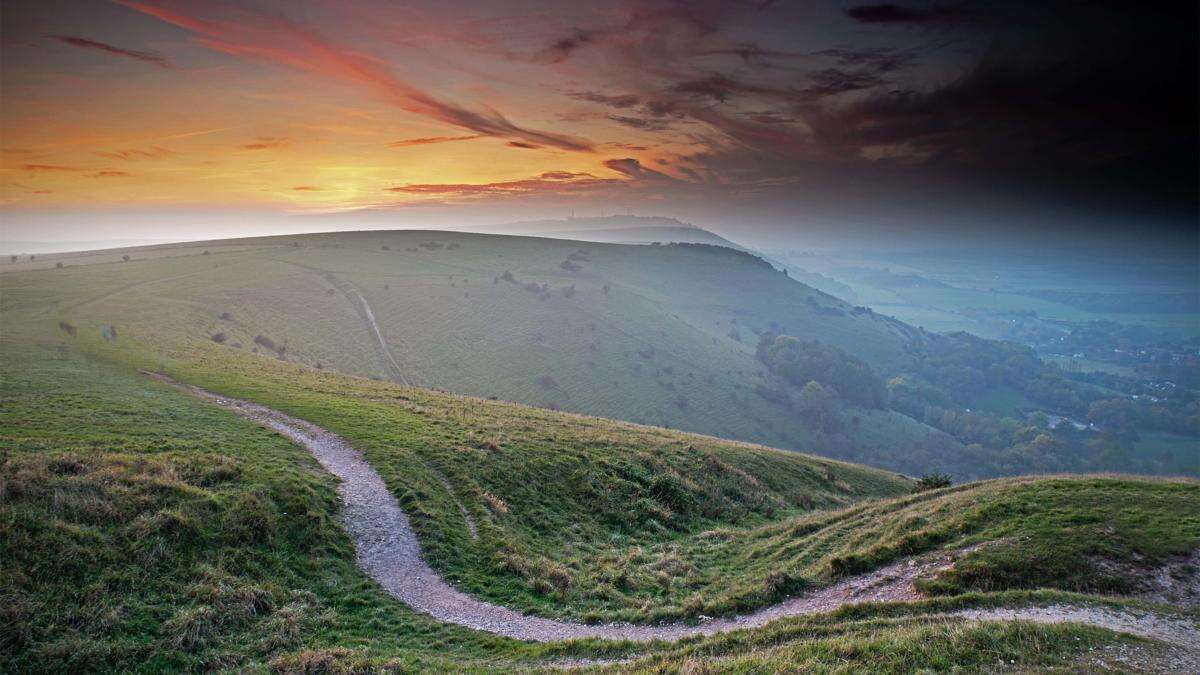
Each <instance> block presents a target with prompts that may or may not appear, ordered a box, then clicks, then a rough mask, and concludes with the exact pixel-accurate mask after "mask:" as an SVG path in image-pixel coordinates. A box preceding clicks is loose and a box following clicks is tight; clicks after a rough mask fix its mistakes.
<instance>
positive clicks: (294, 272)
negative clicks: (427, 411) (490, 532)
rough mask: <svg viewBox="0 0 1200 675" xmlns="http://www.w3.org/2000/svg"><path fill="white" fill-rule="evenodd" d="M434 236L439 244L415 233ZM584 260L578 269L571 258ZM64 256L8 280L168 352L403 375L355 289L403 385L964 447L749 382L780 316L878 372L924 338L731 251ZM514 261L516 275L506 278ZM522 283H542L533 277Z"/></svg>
mask: <svg viewBox="0 0 1200 675" xmlns="http://www.w3.org/2000/svg"><path fill="white" fill-rule="evenodd" d="M435 243H436V244H437V245H440V246H441V248H426V247H424V246H423V245H428V244H435ZM293 244H297V245H295V246H294V245H293ZM385 246H386V247H387V250H384V247H385ZM450 246H455V247H456V248H453V249H451V248H449V247H450ZM205 250H208V251H209V252H210V253H209V255H204V254H203V251H205ZM573 255H574V256H575V260H574V261H573V262H574V264H577V265H579V266H580V269H578V270H575V271H570V270H564V269H562V267H561V264H562V263H563V262H564V261H567V260H568V258H569V257H570V256H573ZM63 261H64V262H65V263H66V264H67V265H68V266H67V267H66V268H64V269H54V268H53V267H50V268H48V269H40V270H26V269H25V268H27V267H30V266H33V265H36V264H43V263H44V264H45V265H53V264H54V260H52V259H50V258H47V259H46V260H44V261H43V260H42V259H41V258H39V260H38V261H37V262H35V263H20V264H18V265H15V266H13V267H12V268H9V267H3V268H0V272H5V275H4V276H5V280H4V282H5V284H6V286H8V287H10V288H12V289H14V290H16V291H19V292H22V293H24V292H29V293H37V292H49V293H52V294H53V295H54V296H55V297H58V298H61V299H62V303H61V304H60V305H59V307H58V310H59V312H60V314H61V317H60V318H62V319H64V320H67V321H69V322H72V323H80V324H82V323H87V324H89V325H90V326H94V327H95V328H94V330H99V327H100V326H103V325H108V324H112V323H113V322H114V321H117V322H119V323H120V324H121V325H120V326H119V327H118V328H119V329H120V330H121V331H122V332H123V333H124V334H127V335H129V336H131V337H136V338H138V339H139V340H141V341H143V342H144V343H147V344H152V345H154V346H155V347H156V348H183V347H187V346H188V345H190V344H191V343H193V342H206V341H208V340H209V337H210V336H212V335H214V334H216V333H222V334H224V335H225V337H226V342H225V345H224V347H223V349H224V350H225V351H226V352H229V353H233V352H237V351H242V352H245V351H251V350H253V349H255V345H254V343H253V340H254V338H255V336H258V335H264V336H267V337H269V338H271V340H272V341H273V342H275V343H277V344H286V345H287V350H286V358H287V359H288V360H289V361H292V362H296V363H303V364H306V365H309V366H316V365H317V364H320V365H321V367H322V368H323V369H325V370H330V371H336V372H342V373H346V374H351V375H357V376H362V377H378V378H385V379H401V378H397V377H395V375H394V374H393V372H392V369H391V368H390V367H389V365H388V360H387V358H386V356H384V355H382V354H381V353H379V350H378V349H377V348H376V347H375V338H374V336H373V333H372V332H371V330H370V328H369V327H368V325H367V324H366V323H365V322H364V320H363V319H362V318H361V317H360V316H359V314H358V312H357V311H356V302H357V301H356V300H354V299H353V296H352V295H350V294H351V293H355V292H356V293H361V295H362V296H363V297H364V298H366V300H367V301H368V302H369V303H370V306H371V308H372V310H373V312H374V314H375V316H376V318H377V320H378V323H379V325H380V327H381V330H382V333H383V335H384V337H385V339H386V341H387V344H388V346H389V349H390V352H391V354H392V356H393V357H394V358H395V360H396V361H397V362H398V364H399V365H400V369H401V377H402V379H401V381H403V382H407V383H412V384H416V385H420V386H426V387H434V388H439V389H445V390H448V391H453V392H455V393H462V394H471V395H477V396H484V397H488V396H494V397H498V398H500V399H503V400H510V401H516V402H520V403H525V404H530V405H536V406H541V407H550V408H557V409H561V410H567V411H572V412H580V413H585V414H590V415H598V416H602V417H608V418H613V419H621V420H628V421H633V422H638V423H644V424H652V425H656V426H665V427H671V428H677V429H684V430H687V431H693V432H697V433H703V434H710V435H715V436H720V437H722V438H736V439H739V440H745V441H750V442H757V443H765V444H768V445H772V446H776V447H785V448H792V449H798V450H802V451H804V450H813V449H814V448H815V449H816V450H818V451H820V452H822V453H824V454H827V455H832V456H838V457H840V458H847V459H849V458H852V457H864V456H869V457H875V458H880V457H883V458H887V457H892V458H897V462H896V463H895V464H893V465H891V466H892V468H896V469H901V468H903V469H904V470H912V468H911V467H909V466H907V465H905V464H903V463H902V462H901V461H900V458H903V457H905V456H909V455H913V454H915V453H919V452H921V451H923V450H924V449H926V448H927V446H929V445H930V437H931V436H935V437H937V442H938V444H939V445H946V446H957V445H958V444H957V442H956V441H954V440H953V439H951V438H949V437H948V436H945V435H944V434H942V433H941V432H938V431H936V430H934V429H931V428H930V427H928V426H925V425H924V424H921V423H919V422H913V421H908V422H907V423H903V424H901V423H896V422H895V421H886V420H885V421H884V424H883V425H882V426H881V427H879V428H875V427H873V426H872V425H865V426H851V425H848V424H847V425H845V428H846V432H845V434H846V436H847V440H846V442H839V443H827V442H825V439H823V438H822V437H821V434H820V433H819V432H814V430H813V429H812V428H811V427H810V425H809V424H807V423H806V422H804V421H803V420H802V419H801V418H800V417H799V416H798V415H796V414H795V411H793V410H789V409H788V408H786V407H782V406H779V405H777V404H774V403H770V402H768V401H765V400H763V399H762V398H760V397H759V396H758V395H756V394H755V393H754V387H755V385H756V384H759V383H761V382H763V381H764V373H763V370H764V368H763V366H762V364H761V363H760V362H759V361H758V360H757V358H756V357H755V346H756V343H757V335H756V332H757V331H762V330H764V329H767V328H768V327H770V326H771V325H772V324H776V325H777V326H778V327H780V328H782V329H784V330H786V332H787V333H788V334H791V335H797V336H800V337H806V338H810V339H820V340H822V341H825V342H828V343H830V344H834V345H837V346H840V347H843V348H845V349H847V350H848V351H850V352H851V353H854V354H856V355H858V356H860V357H862V358H864V359H867V360H868V361H870V362H871V363H873V364H876V366H878V367H881V368H885V369H887V368H891V367H893V366H897V365H898V364H901V363H903V362H905V360H906V359H907V358H908V356H907V354H908V352H907V350H908V348H909V343H910V342H911V341H912V340H914V339H920V338H919V334H916V333H913V334H907V333H906V332H905V331H904V330H902V329H900V328H897V327H896V326H895V325H893V324H892V323H889V322H888V321H886V320H885V319H883V318H881V317H878V316H873V315H862V316H856V315H854V314H851V313H849V312H847V311H846V310H849V309H850V308H849V306H847V305H845V303H842V302H840V301H838V300H835V299H834V298H832V297H829V296H826V295H824V294H821V293H819V292H817V291H814V290H813V289H811V288H808V287H807V286H804V285H802V284H800V283H797V282H796V281H793V280H791V279H789V278H788V277H787V276H786V275H784V274H782V273H779V272H776V271H774V270H772V269H771V268H770V267H769V266H766V265H764V264H761V263H755V262H754V261H753V260H752V259H751V258H749V257H747V256H744V255H741V254H735V253H733V252H730V251H727V250H723V249H713V250H707V249H690V248H679V247H664V246H620V245H612V244H600V243H585V242H572V241H562V240H550V239H537V238H527V237H500V236H488V235H469V234H455V233H445V232H364V233H340V234H336V235H303V236H295V237H275V238H261V239H251V240H231V241H229V242H205V243H204V244H203V245H202V246H197V245H191V244H189V245H178V246H167V247H156V248H151V249H146V250H142V251H134V252H133V253H132V260H131V261H129V262H120V261H119V257H117V256H115V255H114V254H96V255H94V256H79V257H72V258H64V259H63ZM505 272H511V274H512V275H513V279H514V280H515V282H509V281H505V280H502V279H500V280H498V278H499V277H502V276H503V275H504V273H505ZM529 283H533V284H545V285H546V287H547V289H548V292H547V293H533V292H530V291H529V290H526V289H525V287H524V286H525V284H529ZM568 288H571V289H574V294H573V295H570V297H567V295H565V294H564V289H568ZM348 289H352V290H348ZM606 289H607V290H606ZM2 302H4V300H3V299H0V303H2ZM829 311H832V312H834V313H833V314H830V313H828V312H829ZM837 312H843V313H842V314H840V315H838V314H837ZM226 313H228V315H229V317H230V318H229V319H221V318H219V317H220V316H221V315H222V314H226ZM118 319H119V321H118ZM90 330H91V329H90ZM734 336H736V338H737V339H735V337H734ZM258 355H259V356H262V357H263V358H275V357H276V354H275V353H273V352H270V351H268V350H265V349H261V348H259V349H258ZM854 415H857V416H859V417H876V416H873V415H871V414H870V412H869V411H861V410H851V411H849V413H848V415H847V416H848V417H850V416H854ZM925 468H927V469H929V470H932V469H933V468H935V467H925Z"/></svg>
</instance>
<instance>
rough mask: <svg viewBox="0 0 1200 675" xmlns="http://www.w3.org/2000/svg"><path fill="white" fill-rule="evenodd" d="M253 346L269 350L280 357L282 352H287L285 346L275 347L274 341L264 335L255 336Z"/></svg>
mask: <svg viewBox="0 0 1200 675" xmlns="http://www.w3.org/2000/svg"><path fill="white" fill-rule="evenodd" d="M254 344H256V345H260V346H262V347H263V348H265V349H269V350H271V351H273V352H275V353H276V354H279V355H280V356H283V354H284V352H286V351H287V345H277V344H275V341H274V340H272V339H271V338H269V337H267V336H266V335H255V336H254Z"/></svg>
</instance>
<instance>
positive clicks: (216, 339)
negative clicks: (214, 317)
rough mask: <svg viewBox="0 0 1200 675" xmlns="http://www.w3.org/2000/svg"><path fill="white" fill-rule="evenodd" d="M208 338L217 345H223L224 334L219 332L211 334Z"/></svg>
mask: <svg viewBox="0 0 1200 675" xmlns="http://www.w3.org/2000/svg"><path fill="white" fill-rule="evenodd" d="M209 338H210V339H211V340H212V341H213V342H215V343H217V344H219V345H223V344H225V334H224V333H222V332H220V331H218V332H216V333H213V334H212V335H210V336H209Z"/></svg>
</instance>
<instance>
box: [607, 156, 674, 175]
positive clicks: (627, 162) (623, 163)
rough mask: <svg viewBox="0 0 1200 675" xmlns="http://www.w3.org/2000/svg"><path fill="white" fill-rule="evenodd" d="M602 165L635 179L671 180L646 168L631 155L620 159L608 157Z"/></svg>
mask: <svg viewBox="0 0 1200 675" xmlns="http://www.w3.org/2000/svg"><path fill="white" fill-rule="evenodd" d="M604 166H606V167H608V168H609V169H612V170H613V171H616V172H617V173H619V174H623V175H625V176H628V177H630V178H633V179H636V180H658V181H673V180H675V179H674V178H671V177H670V176H668V175H667V174H665V173H662V172H659V171H655V170H654V169H650V168H647V167H646V166H644V165H643V164H642V163H641V162H639V161H638V160H636V159H634V158H632V157H623V158H621V159H610V160H607V161H605V162H604Z"/></svg>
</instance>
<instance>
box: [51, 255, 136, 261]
mask: <svg viewBox="0 0 1200 675" xmlns="http://www.w3.org/2000/svg"><path fill="white" fill-rule="evenodd" d="M30 258H31V259H32V256H30ZM121 260H124V261H125V262H129V256H128V255H123V256H121Z"/></svg>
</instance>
